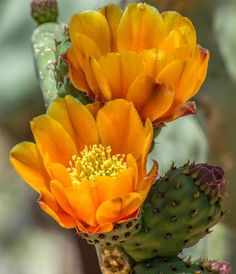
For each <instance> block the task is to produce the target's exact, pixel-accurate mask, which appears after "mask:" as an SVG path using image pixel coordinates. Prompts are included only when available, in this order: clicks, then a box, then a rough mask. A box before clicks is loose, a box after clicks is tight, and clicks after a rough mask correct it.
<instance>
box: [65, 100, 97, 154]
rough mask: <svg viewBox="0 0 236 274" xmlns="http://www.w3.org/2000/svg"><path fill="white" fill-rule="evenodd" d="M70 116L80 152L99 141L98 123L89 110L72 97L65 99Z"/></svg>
mask: <svg viewBox="0 0 236 274" xmlns="http://www.w3.org/2000/svg"><path fill="white" fill-rule="evenodd" d="M65 101H66V105H67V111H68V115H69V117H70V120H71V124H72V126H73V128H74V132H75V136H76V139H77V143H78V150H79V151H80V150H82V149H83V148H84V146H85V145H91V144H96V143H98V141H99V137H98V130H97V127H96V121H95V119H94V117H93V115H92V114H91V113H90V112H89V110H88V109H87V108H86V107H85V106H84V105H83V104H82V103H80V102H79V100H77V99H75V98H74V97H72V96H66V97H65Z"/></svg>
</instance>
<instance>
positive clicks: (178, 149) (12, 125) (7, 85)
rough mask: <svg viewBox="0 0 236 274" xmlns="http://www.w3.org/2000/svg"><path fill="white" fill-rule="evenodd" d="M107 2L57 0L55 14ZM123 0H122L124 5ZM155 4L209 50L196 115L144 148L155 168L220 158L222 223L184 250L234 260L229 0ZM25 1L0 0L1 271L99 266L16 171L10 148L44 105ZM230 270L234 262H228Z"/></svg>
mask: <svg viewBox="0 0 236 274" xmlns="http://www.w3.org/2000/svg"><path fill="white" fill-rule="evenodd" d="M108 2H115V3H119V1H95V0H87V1H86V0H83V1H82V0H60V1H59V9H60V20H62V21H63V22H65V23H68V20H69V17H70V15H71V14H72V13H74V12H77V11H80V10H84V9H88V8H98V7H101V6H103V5H105V4H107V3H108ZM127 2H128V1H124V0H123V1H121V5H126V4H127ZM147 2H149V3H151V4H152V5H155V6H156V7H157V8H158V9H159V10H178V11H180V12H181V13H182V14H184V15H186V16H188V17H190V18H191V20H192V21H193V23H194V25H195V27H196V30H197V33H198V41H199V43H200V44H201V45H202V46H204V47H206V48H208V49H210V52H211V60H210V66H209V72H208V77H207V80H206V82H205V84H204V85H203V87H202V89H201V92H200V93H199V94H198V95H197V97H196V98H195V99H196V101H197V104H198V109H199V115H198V118H193V117H185V118H183V119H180V120H178V121H176V122H173V123H170V124H169V125H168V127H167V128H165V129H164V130H163V132H162V133H161V135H160V137H159V138H158V140H156V143H157V148H156V149H155V150H154V152H153V154H152V155H151V157H152V158H157V159H158V160H159V163H160V166H161V171H164V170H165V169H166V168H167V167H168V166H169V164H170V160H172V159H173V160H175V161H176V162H177V163H181V162H184V161H186V160H187V158H190V159H192V160H196V161H206V160H207V161H208V162H209V163H211V164H213V165H214V164H215V165H220V166H222V167H223V168H224V169H225V171H226V177H227V181H228V183H229V191H228V192H229V197H228V201H227V207H228V209H229V213H228V214H227V216H226V218H225V220H224V223H223V224H220V225H218V226H217V227H216V228H215V229H214V233H212V234H211V235H209V236H208V237H207V239H205V240H202V241H201V242H200V243H199V244H198V246H197V247H195V248H193V249H191V250H186V251H185V252H184V256H185V255H186V254H187V255H189V254H192V256H193V257H194V258H195V257H199V256H209V257H211V258H215V259H221V260H224V259H225V260H229V261H231V262H232V264H235V260H233V258H234V254H235V253H236V247H235V246H236V233H235V231H236V214H235V212H234V207H235V206H236V199H235V194H234V191H235V192H236V184H235V181H236V169H235V161H236V144H235V142H236V138H235V136H236V135H235V133H236V125H235V120H236V107H235V104H236V92H235V91H236V51H235V48H236V35H235V28H236V0H208V1H203V0H202V1H201V0H152V1H147ZM35 27H36V24H35V23H34V22H33V21H32V20H31V17H30V0H21V1H19V0H0V174H1V175H0V273H1V274H39V273H40V274H41V273H44V274H83V273H85V274H90V273H93V274H96V273H100V272H99V270H98V266H97V261H96V255H95V252H94V250H93V248H92V247H89V246H88V245H87V244H86V243H84V242H83V241H82V240H80V239H78V237H77V236H76V234H75V232H74V231H69V230H63V229H62V228H60V227H59V226H58V225H57V224H56V223H55V222H54V221H53V220H52V219H51V218H50V217H49V216H47V215H46V214H44V213H43V212H42V211H41V210H40V209H39V207H38V205H37V203H36V200H37V194H36V193H35V192H34V191H33V190H31V189H30V188H29V187H28V186H27V185H26V184H25V183H23V181H22V180H21V179H20V178H19V177H18V176H17V174H15V172H14V171H13V169H12V168H11V166H10V164H9V159H8V154H9V150H10V149H11V147H12V146H13V145H15V144H16V143H18V142H20V141H23V140H31V139H32V136H31V133H30V130H29V121H30V120H31V119H32V118H33V117H34V116H36V115H39V114H41V113H43V112H44V111H45V108H44V104H43V98H42V95H41V93H40V89H39V86H38V83H37V80H36V77H35V73H34V64H33V58H32V50H31V44H30V39H31V34H32V32H33V30H34V28H35ZM233 268H234V269H236V265H235V266H234V265H233Z"/></svg>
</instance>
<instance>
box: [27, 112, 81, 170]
mask: <svg viewBox="0 0 236 274" xmlns="http://www.w3.org/2000/svg"><path fill="white" fill-rule="evenodd" d="M31 129H32V132H33V134H34V138H35V141H36V144H37V146H38V148H39V151H40V153H41V155H42V157H43V161H44V163H45V164H46V165H48V164H51V163H61V164H63V165H64V166H67V165H68V163H69V161H70V160H71V157H72V156H73V155H77V154H78V153H77V149H76V146H75V143H74V141H73V140H72V138H71V137H70V135H69V134H68V133H67V132H66V131H65V129H64V128H63V127H62V125H61V124H60V123H58V122H57V121H56V120H54V119H52V118H51V117H50V116H48V115H40V116H38V117H36V118H34V119H33V121H32V122H31Z"/></svg>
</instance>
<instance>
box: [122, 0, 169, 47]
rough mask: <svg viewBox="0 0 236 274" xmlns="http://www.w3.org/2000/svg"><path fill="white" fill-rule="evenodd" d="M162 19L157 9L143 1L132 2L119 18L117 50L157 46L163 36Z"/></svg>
mask: <svg viewBox="0 0 236 274" xmlns="http://www.w3.org/2000/svg"><path fill="white" fill-rule="evenodd" d="M165 35H166V33H165V28H164V24H163V20H162V17H161V15H160V14H159V12H158V10H157V9H155V8H153V7H151V6H148V5H147V4H144V3H138V4H137V3H132V4H130V5H128V7H127V8H126V10H125V12H124V15H123V17H122V18H121V20H120V26H119V31H118V48H119V51H124V50H133V51H136V52H140V51H142V50H145V49H151V48H157V47H158V45H159V44H160V43H161V41H162V40H163V38H164V37H165Z"/></svg>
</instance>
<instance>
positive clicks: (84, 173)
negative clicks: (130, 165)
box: [68, 144, 127, 184]
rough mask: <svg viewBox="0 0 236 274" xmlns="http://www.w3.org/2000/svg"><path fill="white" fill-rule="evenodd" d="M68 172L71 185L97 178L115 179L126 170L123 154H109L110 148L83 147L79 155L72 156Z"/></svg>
mask: <svg viewBox="0 0 236 274" xmlns="http://www.w3.org/2000/svg"><path fill="white" fill-rule="evenodd" d="M69 166H70V167H69V168H68V171H69V173H70V176H71V179H72V183H73V184H78V183H80V182H81V181H82V179H84V178H86V179H88V180H94V179H95V178H96V177H98V176H110V177H117V175H119V174H120V173H121V172H122V171H124V170H126V169H127V163H126V162H125V155H124V154H116V155H112V154H111V147H110V146H107V147H104V146H103V145H101V144H99V145H90V146H85V148H84V150H83V151H81V153H80V155H79V156H77V155H74V156H72V160H71V161H70V162H69Z"/></svg>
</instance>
